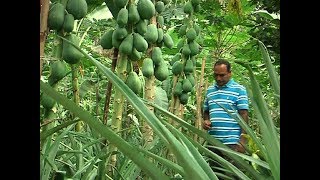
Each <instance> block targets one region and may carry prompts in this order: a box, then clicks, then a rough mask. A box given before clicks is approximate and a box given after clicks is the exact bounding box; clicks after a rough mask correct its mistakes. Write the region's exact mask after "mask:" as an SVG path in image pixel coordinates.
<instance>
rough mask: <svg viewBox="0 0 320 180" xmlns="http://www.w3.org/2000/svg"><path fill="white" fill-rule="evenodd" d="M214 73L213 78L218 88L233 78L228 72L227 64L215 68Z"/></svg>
mask: <svg viewBox="0 0 320 180" xmlns="http://www.w3.org/2000/svg"><path fill="white" fill-rule="evenodd" d="M213 71H214V72H213V77H214V79H215V80H216V83H217V85H218V86H223V85H225V84H227V83H228V81H229V80H230V78H231V72H228V71H227V66H226V65H225V64H220V65H217V66H215V67H214V70H213Z"/></svg>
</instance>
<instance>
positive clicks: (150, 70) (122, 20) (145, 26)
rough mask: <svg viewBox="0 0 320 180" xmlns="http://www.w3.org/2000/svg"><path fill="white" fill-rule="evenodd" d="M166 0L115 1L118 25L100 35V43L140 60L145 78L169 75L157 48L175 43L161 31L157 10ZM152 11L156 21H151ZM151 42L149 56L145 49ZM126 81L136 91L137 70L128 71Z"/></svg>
mask: <svg viewBox="0 0 320 180" xmlns="http://www.w3.org/2000/svg"><path fill="white" fill-rule="evenodd" d="M169 2H170V1H168V0H162V1H157V2H155V4H154V3H153V2H152V1H151V0H139V1H138V2H137V3H136V2H135V1H128V0H117V1H114V3H115V6H116V7H117V8H119V12H118V14H117V17H116V18H115V20H116V22H117V26H116V27H115V28H113V29H109V30H108V31H107V32H105V33H104V34H103V35H102V37H101V39H100V45H101V47H102V48H103V49H112V48H117V49H119V53H120V54H123V55H126V56H127V57H128V59H129V60H130V61H140V60H142V61H143V62H142V73H143V75H144V76H145V77H146V78H149V77H151V76H153V75H154V76H155V77H156V78H157V79H158V80H159V81H163V80H165V79H166V78H167V77H168V76H169V70H168V66H167V64H166V63H165V62H164V59H163V58H162V52H161V49H160V48H161V47H162V46H163V45H164V46H166V47H168V48H170V49H171V48H173V45H174V43H173V40H172V38H171V36H170V35H169V34H167V33H164V31H163V26H164V18H163V16H161V15H160V14H161V13H162V12H163V11H164V9H165V4H166V3H169ZM155 15H156V21H157V24H154V23H150V20H151V18H152V17H154V16H155ZM153 44H155V45H156V46H157V47H154V48H153V49H152V52H151V57H147V56H145V54H146V52H147V49H148V48H149V47H151V45H153ZM126 83H127V85H128V86H129V87H130V88H131V89H132V90H133V91H134V92H135V93H137V92H139V89H138V87H139V86H140V85H139V84H141V82H140V79H139V77H138V75H137V74H136V72H134V71H132V72H130V73H128V77H127V81H126ZM138 85H139V86H138ZM137 86H138V87H137Z"/></svg>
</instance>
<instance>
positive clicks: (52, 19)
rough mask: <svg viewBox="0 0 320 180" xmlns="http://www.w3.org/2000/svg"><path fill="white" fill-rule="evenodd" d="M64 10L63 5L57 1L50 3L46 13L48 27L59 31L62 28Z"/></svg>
mask: <svg viewBox="0 0 320 180" xmlns="http://www.w3.org/2000/svg"><path fill="white" fill-rule="evenodd" d="M64 11H65V7H64V6H63V5H62V4H61V3H58V2H57V3H55V4H54V5H52V7H51V9H50V10H49V13H48V27H49V29H53V30H57V31H59V30H60V29H61V28H62V26H63V22H64V16H65V13H64Z"/></svg>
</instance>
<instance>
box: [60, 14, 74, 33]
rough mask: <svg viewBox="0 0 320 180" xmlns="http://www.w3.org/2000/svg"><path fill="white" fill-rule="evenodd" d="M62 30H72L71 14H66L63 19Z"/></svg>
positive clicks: (72, 20) (72, 18)
mask: <svg viewBox="0 0 320 180" xmlns="http://www.w3.org/2000/svg"><path fill="white" fill-rule="evenodd" d="M62 27H63V31H64V32H72V31H73V27H74V17H73V15H72V14H66V15H65V16H64V21H63V26H62Z"/></svg>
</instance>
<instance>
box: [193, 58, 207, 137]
mask: <svg viewBox="0 0 320 180" xmlns="http://www.w3.org/2000/svg"><path fill="white" fill-rule="evenodd" d="M205 66H206V58H205V57H204V58H203V59H202V62H201V74H200V77H199V78H197V77H196V76H195V79H197V80H196V99H197V109H196V112H197V114H196V122H195V125H196V128H198V129H202V108H201V107H202V92H203V76H204V68H205ZM194 74H195V75H196V73H194ZM194 140H195V141H197V142H199V141H200V139H198V135H197V134H195V135H194Z"/></svg>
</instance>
